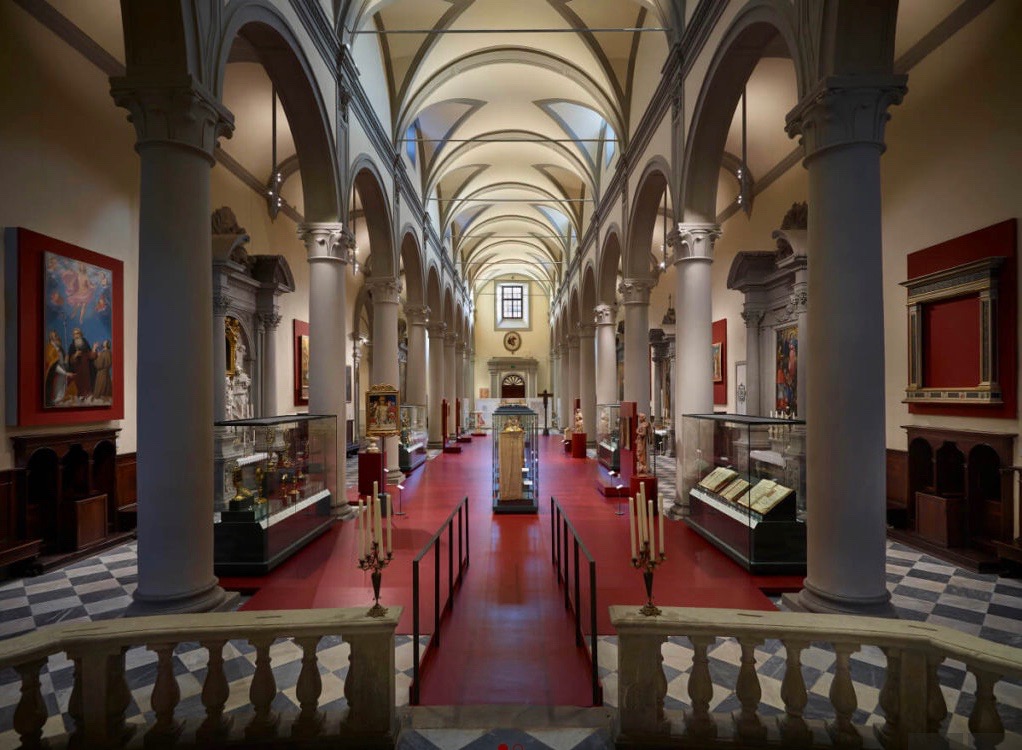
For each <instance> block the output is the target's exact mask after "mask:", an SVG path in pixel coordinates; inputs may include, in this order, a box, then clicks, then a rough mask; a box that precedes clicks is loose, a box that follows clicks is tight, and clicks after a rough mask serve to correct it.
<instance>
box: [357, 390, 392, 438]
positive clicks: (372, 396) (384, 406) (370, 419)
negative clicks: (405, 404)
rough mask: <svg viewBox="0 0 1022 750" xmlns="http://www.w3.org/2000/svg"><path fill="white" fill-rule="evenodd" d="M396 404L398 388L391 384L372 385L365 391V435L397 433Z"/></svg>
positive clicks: (386, 435) (383, 435)
mask: <svg viewBox="0 0 1022 750" xmlns="http://www.w3.org/2000/svg"><path fill="white" fill-rule="evenodd" d="M398 406H400V403H399V399H398V390H397V388H395V387H394V386H392V385H374V386H372V387H371V388H370V389H369V390H368V391H366V430H365V432H366V435H378V436H380V437H388V436H390V435H397V434H399V433H400V426H399V415H398Z"/></svg>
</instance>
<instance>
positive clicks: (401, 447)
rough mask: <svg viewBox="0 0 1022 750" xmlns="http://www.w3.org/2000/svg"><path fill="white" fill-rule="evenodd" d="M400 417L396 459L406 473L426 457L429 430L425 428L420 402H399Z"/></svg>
mask: <svg viewBox="0 0 1022 750" xmlns="http://www.w3.org/2000/svg"><path fill="white" fill-rule="evenodd" d="M400 417H401V438H400V440H399V442H398V454H399V455H398V459H399V464H400V466H401V471H403V472H405V473H407V472H410V471H414V470H415V469H417V468H418V467H419V466H421V465H422V464H423V463H425V461H426V458H427V455H426V444H427V443H428V442H429V432H428V431H427V430H426V407H425V406H422V405H420V404H401V406H400Z"/></svg>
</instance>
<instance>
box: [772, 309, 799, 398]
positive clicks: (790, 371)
mask: <svg viewBox="0 0 1022 750" xmlns="http://www.w3.org/2000/svg"><path fill="white" fill-rule="evenodd" d="M776 384H777V397H776V399H775V404H774V406H775V408H776V409H777V411H783V412H791V413H793V414H797V413H798V326H797V325H793V326H784V327H783V328H778V329H777V380H776Z"/></svg>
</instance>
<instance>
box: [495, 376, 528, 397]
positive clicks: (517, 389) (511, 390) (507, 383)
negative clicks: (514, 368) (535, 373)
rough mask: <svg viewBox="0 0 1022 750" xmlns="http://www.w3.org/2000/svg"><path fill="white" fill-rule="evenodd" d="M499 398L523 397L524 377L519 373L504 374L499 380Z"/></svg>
mask: <svg viewBox="0 0 1022 750" xmlns="http://www.w3.org/2000/svg"><path fill="white" fill-rule="evenodd" d="M500 397H501V398H525V378H523V377H522V376H521V375H505V376H504V379H503V380H501V381H500Z"/></svg>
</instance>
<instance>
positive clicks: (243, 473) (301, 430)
mask: <svg viewBox="0 0 1022 750" xmlns="http://www.w3.org/2000/svg"><path fill="white" fill-rule="evenodd" d="M216 428H217V444H218V446H219V448H218V450H219V452H220V454H221V455H219V456H218V457H217V461H216V465H217V466H218V472H223V474H222V475H221V474H219V473H218V476H217V483H218V485H220V486H222V488H223V489H222V490H218V493H217V503H216V504H217V509H216V512H215V513H214V514H213V541H214V557H213V563H214V572H215V573H216V574H217V575H261V574H264V573H267V572H269V571H270V570H272V569H273V568H274V567H276V566H277V565H279V564H280V563H281V562H283V561H284V560H285V559H287V558H288V557H289V556H290V555H291V554H293V553H294V552H296V551H298V550H299V549H301V548H302V547H303V546H304V545H305V544H307V543H308V542H310V541H312V540H313V539H314V538H316V537H317V536H319V535H320V534H321V533H323V532H324V531H326V530H327V528H329V526H330V524H331V523H332V522H333V515H332V514H331V511H330V506H331V498H332V496H333V494H334V492H336V486H337V467H336V460H337V459H336V456H337V418H336V417H334V416H314V415H306V414H295V415H291V416H286V417H267V418H261V419H239V420H231V421H226V422H217V423H216Z"/></svg>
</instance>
